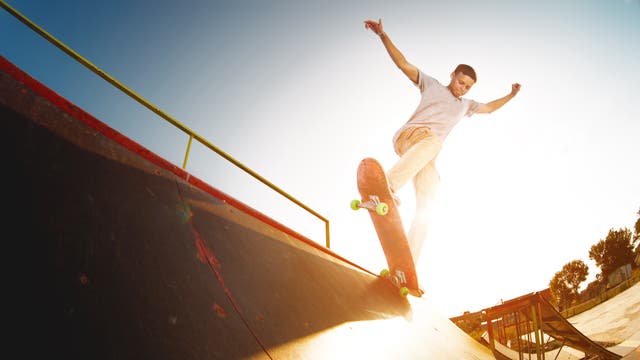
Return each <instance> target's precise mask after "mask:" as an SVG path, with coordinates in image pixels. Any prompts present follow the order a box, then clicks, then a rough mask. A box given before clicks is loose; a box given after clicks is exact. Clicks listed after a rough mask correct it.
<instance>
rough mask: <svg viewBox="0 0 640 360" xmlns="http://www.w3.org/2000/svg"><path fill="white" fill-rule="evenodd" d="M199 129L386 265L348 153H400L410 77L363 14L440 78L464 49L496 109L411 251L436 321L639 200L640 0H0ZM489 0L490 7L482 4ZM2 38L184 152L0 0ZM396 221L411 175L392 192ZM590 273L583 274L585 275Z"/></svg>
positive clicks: (544, 265) (447, 156) (106, 113)
mask: <svg viewBox="0 0 640 360" xmlns="http://www.w3.org/2000/svg"><path fill="white" fill-rule="evenodd" d="M5 1H6V2H7V3H8V4H10V5H11V6H13V7H14V8H16V9H17V10H18V11H20V12H21V13H23V14H24V15H26V16H27V17H29V18H30V19H31V20H33V21H34V22H35V23H37V24H38V25H39V26H41V27H42V28H44V29H45V30H46V31H48V32H49V33H51V34H52V35H53V36H55V37H57V38H58V39H60V40H61V41H63V42H64V43H66V44H67V45H68V46H70V47H71V48H73V49H74V50H75V51H77V52H78V53H79V54H81V55H82V56H84V57H85V58H87V59H88V60H89V61H91V62H93V63H94V64H96V65H97V66H98V67H100V68H101V69H103V70H104V71H106V72H107V73H109V74H111V75H112V76H113V77H115V78H116V79H118V80H119V81H120V82H122V83H123V84H125V85H126V86H128V87H129V88H131V89H132V90H134V91H135V92H137V93H138V94H140V95H141V96H143V97H144V98H146V99H147V100H149V101H151V102H152V103H154V104H155V105H156V106H158V107H159V108H161V109H162V110H164V111H165V112H166V113H168V114H169V115H171V116H173V117H174V118H176V119H177V120H178V121H180V122H182V123H183V124H185V125H186V126H187V127H189V128H190V129H192V130H194V131H195V132H197V133H199V134H200V135H202V136H204V137H205V138H206V139H208V140H209V141H210V142H211V143H213V144H214V145H216V146H218V147H219V148H221V149H222V150H224V151H225V152H227V153H229V154H230V155H231V156H233V157H234V158H236V159H238V160H239V161H240V162H242V163H244V164H245V165H247V166H249V167H251V168H252V169H254V170H255V171H256V172H258V173H259V174H261V175H262V176H263V177H265V178H266V179H268V180H269V181H271V182H272V183H274V184H275V185H277V186H279V187H281V188H282V189H284V190H285V191H286V192H288V193H289V194H291V195H292V196H294V197H295V198H297V199H299V200H300V201H302V202H304V203H305V204H307V205H308V206H310V207H311V208H313V209H315V210H316V211H317V212H319V213H320V214H322V215H323V216H325V217H326V218H328V219H329V221H330V224H331V241H332V243H331V248H332V250H334V251H335V252H337V253H339V254H341V255H343V256H345V257H347V258H349V259H351V260H353V261H355V262H357V263H359V264H361V265H363V266H364V267H366V268H368V269H370V270H371V271H373V272H376V273H377V272H378V271H379V270H381V269H382V268H384V267H385V265H386V264H385V260H384V256H383V254H382V250H381V248H380V246H379V243H378V240H377V237H376V235H375V232H374V230H373V227H372V225H371V223H370V219H369V216H368V215H367V214H366V213H365V212H364V211H360V212H354V211H352V210H351V209H350V208H349V203H350V201H351V200H352V199H355V198H357V197H358V191H357V187H356V178H355V175H356V167H357V165H358V163H359V161H360V160H361V159H362V158H364V157H375V158H377V159H379V160H380V161H381V162H382V164H383V165H384V166H385V167H386V168H389V167H390V166H392V165H393V163H394V161H395V160H396V155H395V154H394V152H393V148H392V144H391V138H392V136H393V134H394V132H395V131H396V129H397V128H399V127H400V126H401V125H402V124H403V123H404V122H405V121H406V120H407V119H408V118H409V116H410V115H411V114H412V112H413V111H414V109H415V107H416V105H417V103H418V100H419V92H418V90H417V88H416V87H414V86H413V85H412V83H411V82H410V81H409V80H408V79H407V78H406V77H405V76H404V75H403V74H402V73H401V72H400V70H398V69H397V68H396V67H395V66H394V65H393V63H392V61H391V60H390V58H389V57H388V55H387V53H386V51H385V50H384V47H383V46H382V44H381V42H380V40H379V39H378V38H377V37H376V36H375V35H374V34H373V33H371V32H370V31H367V30H365V28H364V24H363V21H364V20H365V19H377V18H379V17H381V18H382V20H383V24H384V26H385V30H386V32H387V33H388V34H389V36H390V37H391V39H392V40H393V41H394V43H395V44H396V46H397V47H398V48H399V49H400V50H401V51H402V52H403V53H404V55H405V56H406V57H407V59H408V60H409V61H410V62H411V63H413V64H415V65H416V66H418V67H419V68H420V69H421V70H423V71H424V72H426V73H428V74H430V75H432V76H433V77H435V78H436V79H438V80H440V81H441V82H442V83H444V84H447V83H448V80H449V74H450V72H451V71H452V70H453V68H454V67H455V66H456V65H457V64H458V63H468V64H471V65H472V66H474V68H475V69H476V71H477V73H478V83H477V84H476V85H475V86H474V87H473V88H472V89H471V91H470V92H469V93H468V94H467V95H466V97H469V98H473V99H476V100H478V101H481V102H488V101H491V100H494V99H496V98H498V97H501V96H503V95H505V94H507V93H508V92H509V91H510V87H511V84H512V83H513V82H520V83H521V84H522V90H521V91H520V93H519V95H518V96H517V97H516V98H515V99H514V100H512V101H511V102H510V103H508V104H507V105H505V106H504V107H503V108H502V109H500V110H499V111H497V112H495V113H493V114H486V115H475V116H473V117H471V118H464V119H463V120H462V121H461V122H460V123H459V124H458V126H457V127H456V128H455V129H454V130H453V131H452V133H451V134H450V136H449V137H448V138H447V140H446V142H445V144H444V148H443V150H442V152H441V154H440V156H439V158H438V168H439V171H440V175H441V186H440V192H439V197H438V203H437V206H436V209H437V213H436V214H435V215H434V218H433V228H432V230H431V233H430V237H429V239H428V240H427V242H426V244H425V246H424V251H423V253H422V257H421V259H420V263H419V266H418V268H419V269H418V270H419V277H420V282H421V283H422V284H423V286H424V288H425V290H426V296H427V297H429V298H430V299H432V300H433V302H434V303H435V304H436V305H437V306H439V307H440V308H441V309H442V312H443V313H444V314H445V315H446V316H455V315H459V314H461V313H462V312H463V311H465V310H470V311H476V310H480V309H482V308H484V307H488V306H492V305H495V304H497V303H499V301H500V299H504V300H506V299H510V298H513V297H516V296H520V295H523V294H526V293H529V292H532V291H537V290H542V289H544V288H546V287H547V286H548V283H549V280H550V279H551V278H552V277H553V275H554V274H555V272H557V271H559V270H560V269H561V268H562V266H563V265H564V264H566V263H568V262H570V261H572V260H575V259H581V260H583V261H585V262H586V263H587V264H588V265H589V266H590V274H589V280H588V281H591V280H592V279H594V277H595V274H596V273H598V272H599V269H598V268H596V267H595V264H594V263H593V262H592V261H591V260H590V259H589V258H588V252H589V249H590V247H591V246H592V245H593V244H595V243H597V242H598V241H599V240H600V239H604V238H605V237H606V235H607V233H608V231H609V229H611V228H614V229H619V228H623V227H627V228H629V229H632V228H633V224H634V223H635V220H636V219H637V214H636V212H637V211H638V209H639V208H640V186H639V185H640V169H639V167H638V164H639V157H640V141H639V140H638V134H640V110H639V108H638V104H639V103H640V92H639V91H638V84H640V71H638V64H640V2H639V1H638V0H611V1H605V0H583V1H557V0H540V1H507V0H505V1H492V2H489V3H487V2H486V1H470V0H461V1H457V2H455V6H451V5H450V4H451V3H449V2H445V1H393V2H391V1H371V0H367V1H348V2H347V1H342V0H335V1H333V0H331V1H321V2H318V1H314V2H311V1H279V0H275V1H248V0H241V1H228V2H219V1H209V0H191V1H189V2H186V3H184V2H176V1H168V0H159V1H154V2H152V3H150V2H148V1H140V0H114V1H108V2H103V1H81V0H60V1H55V2H51V1H48V0H29V1H26V0H8V1H7V0H5ZM488 4H490V5H488ZM0 53H1V54H2V55H3V56H5V57H6V58H8V59H9V61H11V62H13V63H15V64H16V65H18V66H19V67H20V68H22V69H23V70H25V71H27V72H28V73H30V74H31V75H32V76H34V77H35V78H36V79H38V80H39V81H41V82H43V83H44V84H45V85H47V86H48V87H50V88H52V89H53V90H55V91H56V92H58V93H59V94H61V95H62V96H64V97H66V98H67V99H69V100H70V101H72V102H73V103H75V104H76V105H78V106H80V107H82V108H83V109H84V110H86V111H88V112H89V113H91V114H93V115H94V116H96V117H97V118H99V119H101V120H102V121H104V122H106V123H107V124H109V125H110V126H112V127H114V128H115V129H117V130H119V131H120V132H122V133H124V134H126V135H127V136H129V137H131V138H132V139H134V140H136V141H138V142H140V143H141V144H142V145H144V146H147V147H148V148H150V149H151V150H152V151H154V152H156V153H157V154H159V155H161V156H163V157H165V158H167V159H168V160H170V161H172V162H174V163H175V164H177V165H182V160H183V156H184V151H185V150H186V144H187V136H186V135H184V133H182V132H180V131H179V130H177V129H175V128H173V127H172V126H171V125H169V124H167V123H166V122H164V120H162V119H161V118H159V117H158V116H156V115H155V114H153V113H151V112H150V111H149V110H147V109H146V108H144V107H142V106H141V105H140V104H138V103H136V102H135V101H133V100H130V99H129V98H128V97H126V96H125V95H123V94H121V93H120V92H119V91H118V90H116V89H115V88H113V87H112V86H111V85H109V84H108V83H106V82H105V81H104V80H102V79H101V78H99V77H98V76H97V75H95V74H93V73H91V72H90V71H89V70H87V69H85V68H84V67H83V66H81V65H80V64H78V63H77V62H75V61H74V60H72V59H71V58H69V57H68V56H67V55H66V54H64V53H63V52H62V51H60V50H59V49H57V48H56V47H54V46H53V45H51V44H50V43H48V42H47V41H46V40H44V39H42V38H41V37H40V36H39V35H37V34H36V33H34V32H33V31H32V30H30V29H29V28H27V27H26V26H25V25H23V24H22V23H20V22H19V21H17V20H16V19H15V18H14V17H12V16H11V15H10V14H9V13H8V12H6V11H0ZM188 170H189V171H190V172H192V173H193V174H195V175H196V176H198V177H200V178H202V179H204V180H205V181H207V182H208V183H210V184H211V185H213V186H215V187H217V188H219V189H220V190H222V191H224V192H226V193H228V194H230V195H232V196H234V197H236V198H238V199H239V200H241V201H243V202H245V203H247V204H249V205H252V206H254V207H256V208H257V209H258V210H260V211H262V212H263V213H266V214H268V215H270V216H272V217H274V218H275V219H276V220H278V221H280V222H282V223H284V224H285V225H287V226H289V227H291V228H293V229H294V230H296V231H299V232H301V233H303V234H305V235H307V236H309V237H310V238H312V239H313V240H315V241H317V242H319V243H322V244H324V223H323V222H321V221H319V220H317V219H316V218H315V217H313V216H312V215H309V214H308V213H307V212H306V211H304V210H301V209H299V208H298V207H297V206H296V205H294V204H292V203H290V202H288V201H287V200H286V199H283V198H282V197H281V196H279V195H277V194H275V193H274V192H273V191H271V190H270V189H268V188H266V187H265V186H262V185H260V184H256V181H254V180H253V179H252V178H251V177H250V176H248V175H246V174H244V173H243V172H242V171H240V170H239V169H236V168H235V167H233V166H232V165H228V164H225V162H224V161H223V160H222V159H221V158H220V157H219V156H217V155H216V154H214V153H212V152H210V151H208V150H206V149H204V148H203V147H202V146H198V145H193V147H192V154H191V155H190V158H189V163H188ZM400 196H401V198H402V201H403V204H402V207H401V210H402V213H403V218H404V219H405V226H407V227H408V225H409V224H410V221H411V218H412V215H413V214H412V212H413V192H412V189H411V185H408V186H406V187H405V188H403V189H402V190H401V191H400ZM584 285H586V282H585V284H584Z"/></svg>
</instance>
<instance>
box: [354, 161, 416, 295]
mask: <svg viewBox="0 0 640 360" xmlns="http://www.w3.org/2000/svg"><path fill="white" fill-rule="evenodd" d="M358 191H359V192H360V197H361V198H360V199H355V200H352V201H351V209H353V210H359V209H367V210H368V212H369V215H370V216H371V221H372V222H373V226H374V228H375V229H376V233H377V235H378V239H379V240H380V245H382V250H383V252H384V256H385V258H386V259H387V265H388V266H389V268H388V269H384V270H382V271H381V272H380V275H381V276H382V277H384V278H387V279H389V280H390V281H391V283H392V284H394V285H395V286H396V287H397V288H398V289H399V290H400V294H401V295H403V296H406V295H407V294H411V295H413V296H417V297H421V296H422V294H423V292H422V290H420V288H419V286H418V277H417V275H416V268H415V264H414V262H413V256H412V255H411V250H410V249H409V243H408V241H407V236H406V235H405V232H404V226H403V225H402V219H401V217H400V213H399V212H398V208H397V207H396V204H395V202H394V200H393V195H392V194H391V191H390V190H389V182H388V180H387V176H386V174H385V171H384V169H383V168H382V166H381V165H380V163H379V162H378V161H377V160H376V159H374V158H365V159H363V160H362V161H361V162H360V165H359V166H358Z"/></svg>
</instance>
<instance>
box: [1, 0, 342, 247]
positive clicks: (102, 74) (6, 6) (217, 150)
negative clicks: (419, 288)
mask: <svg viewBox="0 0 640 360" xmlns="http://www.w3.org/2000/svg"><path fill="white" fill-rule="evenodd" d="M0 6H2V7H3V8H4V9H5V10H7V11H8V12H9V13H10V14H11V15H13V16H14V17H15V18H17V19H18V20H20V22H22V23H23V24H25V25H27V26H28V27H30V28H31V29H32V30H34V31H35V32H37V33H38V34H40V36H42V37H44V38H45V39H46V40H48V41H49V42H50V43H52V44H53V45H55V46H56V47H58V48H59V49H60V50H62V51H64V52H65V53H67V54H68V55H69V56H71V57H72V58H73V59H75V60H76V61H78V62H79V63H81V64H82V65H84V66H85V67H86V68H88V69H89V70H91V71H92V72H94V73H95V74H97V75H98V76H100V77H101V78H103V79H104V80H106V81H107V82H109V83H110V84H111V85H113V86H115V87H116V88H118V89H120V90H121V91H122V92H124V93H125V94H127V95H129V97H131V98H132V99H134V100H135V101H137V102H139V103H140V104H142V105H143V106H145V107H146V108H147V109H149V110H151V111H153V112H154V113H156V114H157V115H158V116H160V117H161V118H163V119H165V120H166V121H168V122H169V123H171V124H172V125H173V126H175V127H177V128H178V129H180V130H182V131H183V132H184V133H186V134H187V135H189V141H188V144H187V149H186V151H185V156H184V162H183V164H182V168H183V169H186V166H187V159H188V158H189V151H190V149H191V142H192V140H193V139H196V140H197V141H198V142H200V143H201V144H202V145H204V146H206V147H208V148H209V149H211V150H212V151H214V152H215V153H217V154H218V155H220V156H222V157H223V158H224V159H226V160H227V161H229V162H230V163H232V164H233V165H235V166H237V167H238V168H240V169H241V170H243V171H244V172H246V173H247V174H249V175H251V176H253V177H254V178H255V179H257V180H258V181H260V182H262V183H263V184H265V185H267V186H268V187H270V188H271V189H272V190H274V191H276V192H277V193H278V194H280V195H282V196H284V197H285V198H287V199H288V200H290V201H291V202H293V203H294V204H296V205H298V206H299V207H301V208H303V209H304V210H306V211H307V212H309V213H310V214H312V215H314V216H315V217H317V218H318V219H320V220H322V221H324V223H325V246H326V247H327V248H330V245H331V240H330V235H329V220H328V219H327V218H325V217H324V216H322V215H320V214H319V213H318V212H316V211H315V210H313V209H311V208H310V207H308V206H307V205H305V204H304V203H302V202H301V201H300V200H298V199H296V198H294V197H293V196H291V195H289V194H288V193H286V192H285V191H284V190H282V189H280V188H279V187H277V186H276V185H274V184H273V183H271V182H270V181H268V180H267V179H265V178H264V177H262V176H261V175H260V174H258V173H256V172H255V171H253V170H251V169H250V168H248V167H247V166H245V165H244V164H242V163H241V162H239V161H238V160H236V159H234V158H233V157H231V155H229V154H227V153H226V152H224V151H222V149H220V148H218V147H217V146H215V145H213V144H211V143H210V142H209V141H207V140H206V139H205V138H203V137H202V136H200V135H198V134H197V133H195V132H194V131H192V130H191V129H189V128H188V127H187V126H185V125H184V124H182V123H181V122H179V121H178V120H176V119H174V118H173V117H171V116H170V115H168V114H167V113H165V112H164V111H162V110H161V109H160V108H158V107H157V106H155V105H153V104H152V103H150V102H149V101H147V100H146V99H144V98H143V97H142V96H140V95H138V94H136V93H135V92H134V91H133V90H131V89H129V88H128V87H126V86H125V85H124V84H122V83H121V82H119V81H118V80H116V79H115V78H113V77H112V76H111V75H109V74H107V73H106V72H104V71H103V70H102V69H100V68H99V67H97V66H96V65H95V64H93V63H92V62H90V61H89V60H87V59H85V58H84V57H82V56H81V55H80V54H78V53H77V52H75V51H74V50H73V49H71V48H70V47H68V46H67V45H65V44H64V43H63V42H61V41H60V40H58V39H56V38H55V37H54V36H53V35H51V34H49V33H48V32H47V31H45V30H44V29H43V28H41V27H40V26H38V25H37V24H35V23H34V22H33V21H31V20H30V19H29V18H27V17H26V16H24V15H23V14H21V13H20V12H19V11H17V10H16V9H14V8H13V7H11V6H10V5H9V4H7V3H6V2H5V1H4V0H0Z"/></svg>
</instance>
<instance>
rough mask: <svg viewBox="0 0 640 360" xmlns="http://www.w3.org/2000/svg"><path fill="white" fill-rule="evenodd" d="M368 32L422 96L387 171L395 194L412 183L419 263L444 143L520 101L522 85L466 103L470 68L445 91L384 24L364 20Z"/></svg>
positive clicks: (412, 238) (472, 77)
mask: <svg viewBox="0 0 640 360" xmlns="http://www.w3.org/2000/svg"><path fill="white" fill-rule="evenodd" d="M364 26H365V29H369V30H371V31H373V32H374V33H375V34H376V35H378V36H379V37H380V39H381V40H382V44H383V45H384V47H385V49H386V50H387V52H388V53H389V56H390V57H391V60H393V62H394V63H395V64H396V66H398V68H399V69H400V70H402V72H403V73H404V74H405V75H406V76H407V77H408V78H409V79H410V80H411V81H412V82H413V83H414V85H416V86H417V87H418V89H419V90H420V93H421V96H422V97H421V99H420V103H419V104H418V107H417V109H416V110H415V112H414V113H413V115H412V116H411V117H410V118H409V120H408V121H407V122H406V123H405V124H404V125H403V126H402V127H400V129H398V131H397V132H396V133H395V135H394V137H393V145H394V150H395V152H396V153H397V154H398V155H399V156H400V159H398V161H397V162H396V164H395V165H393V166H392V167H391V168H390V169H389V170H388V171H387V177H388V179H389V184H390V187H391V191H392V192H395V191H397V190H399V189H400V188H401V187H402V186H404V185H405V184H406V183H407V182H408V181H409V180H413V184H414V190H415V194H416V213H415V217H414V219H413V222H412V224H411V227H410V229H409V233H408V234H407V239H408V241H409V246H410V248H411V252H412V254H413V258H414V262H415V263H417V262H418V257H419V256H420V251H421V249H422V245H423V243H424V240H425V238H426V236H427V227H428V221H427V220H428V215H429V214H428V212H429V205H430V202H431V200H432V199H433V196H434V194H435V189H436V186H437V185H438V182H439V179H440V176H439V175H438V172H437V171H436V168H435V160H436V157H437V156H438V153H439V152H440V149H441V147H442V142H443V141H444V140H445V139H446V137H447V135H448V134H449V132H450V131H451V129H452V128H453V127H454V126H455V125H456V124H457V123H458V121H460V120H461V119H462V117H463V116H471V115H473V114H475V113H478V114H482V113H491V112H493V111H495V110H498V109H499V108H501V107H502V106H503V105H504V104H506V103H507V102H508V101H509V100H511V99H512V98H513V97H514V96H516V94H517V93H518V91H520V84H518V83H514V84H513V85H511V92H510V93H509V94H507V95H505V96H503V97H501V98H499V99H496V100H493V101H491V102H488V103H480V102H477V101H475V100H471V99H467V98H463V97H462V96H463V95H465V94H466V93H467V92H468V91H469V89H471V87H472V86H473V85H474V84H475V83H476V81H477V80H476V73H475V70H474V69H473V68H472V67H471V66H469V65H466V64H460V65H458V66H457V67H456V68H455V70H454V71H453V72H452V73H451V76H450V77H451V80H450V82H449V84H448V85H446V86H445V85H442V84H441V83H440V82H438V80H436V79H434V78H433V77H431V76H429V75H426V74H425V73H423V72H422V71H421V70H420V69H418V68H417V67H416V66H414V65H413V64H411V63H409V62H408V61H407V59H405V57H404V55H403V54H402V53H401V52H400V51H399V50H398V49H397V48H396V47H395V45H394V44H393V43H392V42H391V39H390V38H389V36H388V35H387V34H386V33H385V31H384V28H383V27H382V19H379V20H378V21H374V20H365V22H364Z"/></svg>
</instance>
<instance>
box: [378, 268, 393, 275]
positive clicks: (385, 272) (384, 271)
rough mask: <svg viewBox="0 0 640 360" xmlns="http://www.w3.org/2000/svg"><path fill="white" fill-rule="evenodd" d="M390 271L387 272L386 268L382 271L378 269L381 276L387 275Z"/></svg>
mask: <svg viewBox="0 0 640 360" xmlns="http://www.w3.org/2000/svg"><path fill="white" fill-rule="evenodd" d="M390 274H391V273H390V272H389V270H387V269H382V271H380V276H382V277H387V276H389V275H390Z"/></svg>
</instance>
